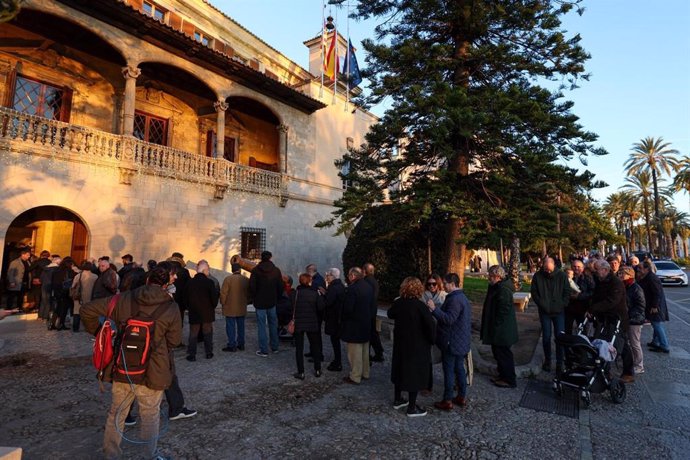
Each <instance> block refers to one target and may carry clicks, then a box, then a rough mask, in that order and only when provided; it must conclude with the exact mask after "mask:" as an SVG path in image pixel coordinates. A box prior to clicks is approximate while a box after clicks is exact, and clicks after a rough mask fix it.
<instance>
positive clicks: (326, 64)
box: [323, 27, 338, 80]
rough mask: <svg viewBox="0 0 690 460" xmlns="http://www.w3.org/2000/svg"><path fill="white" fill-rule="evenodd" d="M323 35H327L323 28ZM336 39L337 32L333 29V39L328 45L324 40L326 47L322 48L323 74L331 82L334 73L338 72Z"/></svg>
mask: <svg viewBox="0 0 690 460" xmlns="http://www.w3.org/2000/svg"><path fill="white" fill-rule="evenodd" d="M324 34H327V30H326V28H325V27H324ZM337 39H338V31H337V30H336V29H333V38H331V40H330V43H328V40H324V43H326V46H325V47H324V60H323V74H324V75H325V76H327V77H328V78H330V79H331V80H333V79H334V78H335V75H336V73H337V72H338V64H337V63H338V56H336V51H337V50H336V40H337Z"/></svg>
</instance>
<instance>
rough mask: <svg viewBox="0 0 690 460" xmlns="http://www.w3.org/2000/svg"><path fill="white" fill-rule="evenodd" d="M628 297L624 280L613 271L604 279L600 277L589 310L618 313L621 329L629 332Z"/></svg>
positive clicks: (595, 312) (596, 312) (599, 313)
mask: <svg viewBox="0 0 690 460" xmlns="http://www.w3.org/2000/svg"><path fill="white" fill-rule="evenodd" d="M627 304H628V299H627V296H626V293H625V285H624V284H623V281H621V280H620V278H618V276H616V275H615V274H613V273H609V275H608V276H607V277H606V278H604V279H603V280H602V279H600V280H598V282H597V285H596V287H595V288H594V294H593V295H592V306H591V307H590V308H589V311H590V312H592V314H593V315H595V316H596V315H601V314H602V313H604V314H609V315H617V316H618V318H620V320H621V325H622V327H621V330H622V331H623V333H624V334H627V330H628V307H627Z"/></svg>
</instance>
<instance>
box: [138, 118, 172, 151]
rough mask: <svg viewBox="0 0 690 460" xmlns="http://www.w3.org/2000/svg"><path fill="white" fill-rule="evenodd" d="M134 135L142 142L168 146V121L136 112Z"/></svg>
mask: <svg viewBox="0 0 690 460" xmlns="http://www.w3.org/2000/svg"><path fill="white" fill-rule="evenodd" d="M132 134H133V136H134V137H136V138H137V139H141V140H142V141H146V142H150V143H152V144H160V145H167V143H168V142H167V141H168V120H166V119H165V118H160V117H156V116H153V115H151V114H148V113H144V112H140V111H138V110H137V111H135V112H134V132H133V133H132Z"/></svg>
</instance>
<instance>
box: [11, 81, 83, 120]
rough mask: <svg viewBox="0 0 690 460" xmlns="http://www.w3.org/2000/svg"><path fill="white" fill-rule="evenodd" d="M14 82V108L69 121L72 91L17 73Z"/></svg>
mask: <svg viewBox="0 0 690 460" xmlns="http://www.w3.org/2000/svg"><path fill="white" fill-rule="evenodd" d="M14 83H15V84H14V92H13V97H12V108H13V109H14V110H17V111H19V112H23V113H28V114H29V115H36V116H39V117H44V118H50V119H51V120H59V121H69V104H70V99H71V91H69V90H68V89H65V88H60V87H57V86H54V85H51V84H49V83H45V82H42V81H39V80H34V79H31V78H28V77H25V76H23V75H17V76H16V79H15V82H14Z"/></svg>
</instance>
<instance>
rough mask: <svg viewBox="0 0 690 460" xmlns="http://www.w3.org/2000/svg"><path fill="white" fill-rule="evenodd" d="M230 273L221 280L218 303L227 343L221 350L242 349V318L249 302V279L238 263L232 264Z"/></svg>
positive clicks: (232, 350)
mask: <svg viewBox="0 0 690 460" xmlns="http://www.w3.org/2000/svg"><path fill="white" fill-rule="evenodd" d="M231 269H232V275H230V276H228V277H227V278H225V279H224V280H223V287H221V289H220V303H221V305H222V306H223V316H225V332H226V334H227V335H228V344H227V346H226V347H225V348H223V351H231V352H234V351H237V350H240V351H243V350H244V318H245V316H247V304H248V303H249V279H247V277H246V276H243V275H242V269H241V268H240V264H232V267H231Z"/></svg>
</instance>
